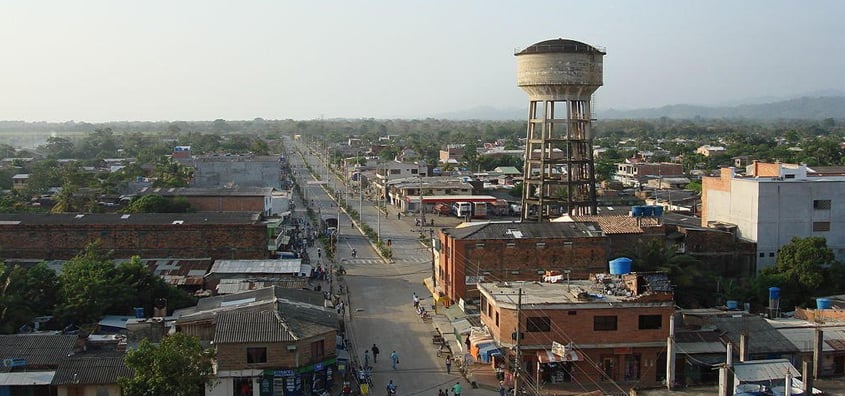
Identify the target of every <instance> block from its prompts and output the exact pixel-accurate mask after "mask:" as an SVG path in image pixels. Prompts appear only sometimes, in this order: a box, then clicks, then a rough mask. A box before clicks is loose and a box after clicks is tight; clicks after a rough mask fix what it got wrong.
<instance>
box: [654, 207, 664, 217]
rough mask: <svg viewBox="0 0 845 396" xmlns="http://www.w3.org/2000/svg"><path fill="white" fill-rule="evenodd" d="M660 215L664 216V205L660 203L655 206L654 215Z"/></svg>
mask: <svg viewBox="0 0 845 396" xmlns="http://www.w3.org/2000/svg"><path fill="white" fill-rule="evenodd" d="M660 216H663V207H662V206H659V205H658V206H655V207H654V217H660Z"/></svg>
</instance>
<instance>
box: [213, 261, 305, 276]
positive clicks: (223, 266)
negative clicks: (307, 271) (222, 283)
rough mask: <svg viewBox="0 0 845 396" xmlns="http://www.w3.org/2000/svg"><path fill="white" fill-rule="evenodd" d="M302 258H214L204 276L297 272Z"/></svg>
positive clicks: (299, 270)
mask: <svg viewBox="0 0 845 396" xmlns="http://www.w3.org/2000/svg"><path fill="white" fill-rule="evenodd" d="M301 271H302V259H298V258H297V259H272V260H215V261H214V264H213V265H212V266H211V269H210V270H209V271H208V274H207V275H206V276H208V277H213V276H214V275H219V274H279V275H283V274H284V275H286V274H299V273H300V272H301Z"/></svg>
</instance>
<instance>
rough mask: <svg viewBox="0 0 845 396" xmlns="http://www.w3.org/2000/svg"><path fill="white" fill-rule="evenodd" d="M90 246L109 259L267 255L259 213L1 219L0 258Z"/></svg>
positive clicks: (59, 256)
mask: <svg viewBox="0 0 845 396" xmlns="http://www.w3.org/2000/svg"><path fill="white" fill-rule="evenodd" d="M95 241H99V242H100V243H101V246H102V249H104V250H106V251H112V255H113V256H114V257H131V256H136V255H137V256H141V257H179V258H210V259H212V260H216V259H261V258H266V257H267V256H268V255H269V252H270V250H269V249H268V243H269V237H268V225H267V224H266V223H265V222H263V221H262V220H261V214H260V213H250V212H230V213H133V214H117V213H90V214H81V213H80V214H72V213H67V214H29V213H24V214H0V247H2V249H0V255H2V258H20V259H43V260H67V259H70V258H73V257H74V256H76V255H77V254H79V252H80V251H82V250H83V249H84V248H85V247H86V246H87V245H88V244H90V243H92V242H95ZM270 247H272V246H270Z"/></svg>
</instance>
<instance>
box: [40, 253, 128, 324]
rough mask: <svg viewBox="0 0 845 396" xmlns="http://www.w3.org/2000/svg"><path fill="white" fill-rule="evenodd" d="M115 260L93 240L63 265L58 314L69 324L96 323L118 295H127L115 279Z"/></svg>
mask: <svg viewBox="0 0 845 396" xmlns="http://www.w3.org/2000/svg"><path fill="white" fill-rule="evenodd" d="M116 275H117V271H116V269H115V266H114V263H113V262H112V261H111V260H110V259H108V258H107V257H106V256H105V255H103V254H102V253H101V252H100V243H99V242H96V243H91V244H89V245H88V246H86V247H85V249H84V250H83V251H82V253H80V254H79V255H77V256H76V257H74V258H72V259H70V260H68V261H67V262H65V263H64V264H63V265H62V273H61V275H59V296H60V299H61V303H60V304H59V306H58V307H57V308H56V311H57V312H56V313H57V316H58V317H59V318H60V319H62V321H63V322H65V323H76V324H89V323H94V322H96V321H98V320H100V318H101V317H102V316H103V314H105V313H106V312H108V311H109V310H110V308H111V306H112V304H113V303H114V301H115V300H114V297H115V296H120V295H123V290H121V289H122V288H123V286H122V285H120V284H118V283H116V282H115V279H116Z"/></svg>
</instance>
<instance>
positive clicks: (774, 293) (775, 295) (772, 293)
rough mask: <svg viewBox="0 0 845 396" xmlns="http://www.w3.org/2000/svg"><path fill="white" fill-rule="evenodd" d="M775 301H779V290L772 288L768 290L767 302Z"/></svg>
mask: <svg viewBox="0 0 845 396" xmlns="http://www.w3.org/2000/svg"><path fill="white" fill-rule="evenodd" d="M777 299H780V288H779V287H774V286H772V287H770V288H769V300H777Z"/></svg>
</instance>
